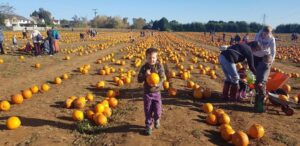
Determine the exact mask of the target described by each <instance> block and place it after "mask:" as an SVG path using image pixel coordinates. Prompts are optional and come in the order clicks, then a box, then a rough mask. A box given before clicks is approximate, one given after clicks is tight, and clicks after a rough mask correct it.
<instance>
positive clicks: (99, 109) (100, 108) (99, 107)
mask: <svg viewBox="0 0 300 146" xmlns="http://www.w3.org/2000/svg"><path fill="white" fill-rule="evenodd" d="M104 108H105V107H104V105H103V104H101V103H98V104H96V106H95V109H94V111H95V113H102V112H103V111H104Z"/></svg>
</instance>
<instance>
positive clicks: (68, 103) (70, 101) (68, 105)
mask: <svg viewBox="0 0 300 146" xmlns="http://www.w3.org/2000/svg"><path fill="white" fill-rule="evenodd" d="M73 101H74V100H73V99H67V100H66V102H65V107H66V108H71V107H72V103H73Z"/></svg>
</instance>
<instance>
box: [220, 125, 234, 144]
mask: <svg viewBox="0 0 300 146" xmlns="http://www.w3.org/2000/svg"><path fill="white" fill-rule="evenodd" d="M234 133H235V131H234V130H233V129H232V128H224V129H223V130H222V131H221V136H222V138H223V139H224V140H226V141H230V140H231V139H232V135H233V134H234Z"/></svg>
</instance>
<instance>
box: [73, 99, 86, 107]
mask: <svg viewBox="0 0 300 146" xmlns="http://www.w3.org/2000/svg"><path fill="white" fill-rule="evenodd" d="M73 104H74V107H75V108H78V109H83V108H84V106H85V104H86V100H85V97H79V98H77V99H75V100H74V102H73Z"/></svg>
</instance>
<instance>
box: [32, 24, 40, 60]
mask: <svg viewBox="0 0 300 146" xmlns="http://www.w3.org/2000/svg"><path fill="white" fill-rule="evenodd" d="M30 37H31V39H32V42H33V46H34V50H35V52H34V54H35V56H40V55H41V53H42V50H41V42H42V40H43V37H42V34H41V33H40V31H38V30H36V29H35V30H33V31H32V33H31V36H30Z"/></svg>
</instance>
